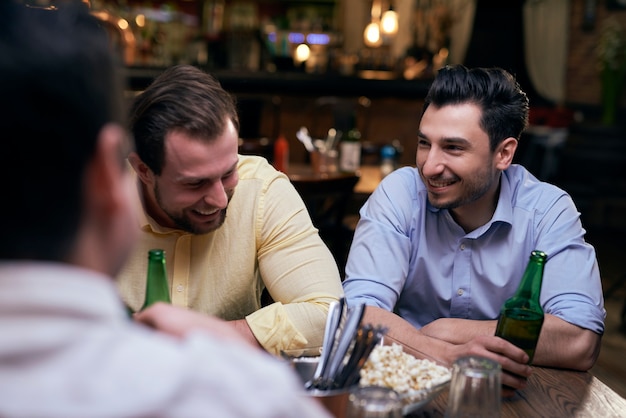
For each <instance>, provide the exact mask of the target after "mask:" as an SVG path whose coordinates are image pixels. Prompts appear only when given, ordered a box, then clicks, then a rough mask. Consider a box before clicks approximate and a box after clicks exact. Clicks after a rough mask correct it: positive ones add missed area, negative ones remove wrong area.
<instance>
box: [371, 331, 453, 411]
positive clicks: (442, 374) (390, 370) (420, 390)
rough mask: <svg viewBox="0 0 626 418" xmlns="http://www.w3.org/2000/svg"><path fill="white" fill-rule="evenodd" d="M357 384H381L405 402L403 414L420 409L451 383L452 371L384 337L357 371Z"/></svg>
mask: <svg viewBox="0 0 626 418" xmlns="http://www.w3.org/2000/svg"><path fill="white" fill-rule="evenodd" d="M360 375H361V378H360V380H359V386H384V387H388V388H391V389H393V390H395V391H396V392H397V393H398V394H399V395H400V397H401V398H402V400H403V402H404V407H403V411H402V412H403V414H404V415H407V414H410V413H412V412H415V411H417V410H419V409H420V408H421V407H422V406H424V405H426V404H427V403H428V402H430V401H431V400H432V399H434V398H435V397H436V396H437V395H438V394H439V393H441V391H442V390H443V389H445V387H446V386H447V385H448V384H449V383H450V377H451V372H450V369H449V368H448V367H445V366H443V365H441V364H439V363H437V362H436V361H434V360H430V359H428V358H426V356H422V355H420V354H418V353H417V352H415V353H413V352H412V350H410V349H408V348H407V347H405V346H403V345H401V344H398V343H395V342H390V341H389V340H388V339H387V338H385V341H383V344H380V345H377V346H376V347H375V348H374V350H373V351H372V352H371V354H370V355H369V357H368V359H367V361H366V362H365V364H364V365H363V368H362V369H361V371H360Z"/></svg>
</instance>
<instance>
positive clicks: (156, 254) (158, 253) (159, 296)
mask: <svg viewBox="0 0 626 418" xmlns="http://www.w3.org/2000/svg"><path fill="white" fill-rule="evenodd" d="M155 302H166V303H171V300H170V291H169V285H168V283H167V270H166V269H165V251H163V250H159V249H153V250H150V251H148V276H147V280H146V299H145V300H144V302H143V306H142V307H141V310H144V309H145V308H147V307H148V306H150V305H152V304H153V303H155Z"/></svg>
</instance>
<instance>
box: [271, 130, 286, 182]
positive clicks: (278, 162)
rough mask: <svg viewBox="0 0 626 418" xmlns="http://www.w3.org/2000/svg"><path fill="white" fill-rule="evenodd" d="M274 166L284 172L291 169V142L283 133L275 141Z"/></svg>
mask: <svg viewBox="0 0 626 418" xmlns="http://www.w3.org/2000/svg"><path fill="white" fill-rule="evenodd" d="M274 168H275V169H276V170H278V171H282V172H283V173H286V172H287V170H288V169H289V142H287V139H286V138H285V136H284V135H282V134H281V135H279V136H278V138H277V139H276V142H274Z"/></svg>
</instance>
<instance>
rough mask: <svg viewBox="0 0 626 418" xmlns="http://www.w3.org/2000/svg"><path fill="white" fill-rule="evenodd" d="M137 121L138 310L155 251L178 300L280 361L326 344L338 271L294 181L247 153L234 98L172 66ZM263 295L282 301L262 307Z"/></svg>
mask: <svg viewBox="0 0 626 418" xmlns="http://www.w3.org/2000/svg"><path fill="white" fill-rule="evenodd" d="M130 122H131V130H132V133H133V135H134V138H135V146H136V150H135V152H132V153H131V154H130V155H129V158H128V160H129V162H130V164H131V165H132V167H133V168H134V171H135V173H136V175H137V177H138V181H137V195H136V196H135V197H136V201H135V207H136V208H137V213H138V221H139V227H140V229H141V234H140V242H139V245H137V247H136V248H135V250H134V253H133V255H132V257H131V258H130V261H129V262H128V263H127V265H126V266H125V267H124V268H123V270H122V272H121V274H120V275H119V276H118V284H119V289H120V291H121V294H122V297H123V299H124V300H125V302H126V303H127V304H128V306H130V307H131V309H134V310H137V309H139V308H140V307H141V305H142V303H143V298H144V292H145V280H146V265H147V252H148V250H149V249H151V248H161V249H163V250H165V253H166V263H167V266H168V280H169V282H170V285H171V299H172V303H173V304H174V305H177V306H184V307H188V308H191V309H193V310H196V311H200V312H204V313H206V314H210V315H215V316H218V317H220V318H223V319H226V320H228V321H231V322H230V323H231V324H232V325H233V326H234V327H235V328H236V329H237V330H238V331H239V332H241V333H242V334H243V335H244V336H246V337H247V338H248V339H250V340H251V341H254V342H256V343H258V344H260V345H261V346H262V347H263V348H265V349H266V350H267V351H269V352H271V353H273V354H278V353H280V351H281V350H288V349H301V348H309V347H317V346H320V345H321V343H322V339H323V332H324V324H325V322H326V315H327V312H328V306H329V304H330V303H331V302H332V301H335V300H337V299H338V298H339V297H340V296H341V295H342V293H343V291H342V288H341V280H340V277H339V271H338V269H337V266H336V263H335V261H334V260H333V258H332V255H331V253H330V251H329V250H328V248H327V247H326V246H325V245H324V243H323V241H322V240H321V239H320V237H319V235H318V233H317V230H316V229H315V228H314V227H313V224H312V223H311V219H310V217H309V214H308V212H307V210H306V207H305V205H304V203H303V201H302V199H301V198H300V196H299V195H298V193H297V192H296V190H295V189H294V188H293V186H292V185H291V183H290V182H289V179H288V178H287V177H286V176H285V175H284V174H282V173H280V172H278V171H276V170H275V169H274V168H272V167H271V166H270V165H269V164H268V163H267V161H266V160H265V159H263V158H260V157H254V156H243V155H239V154H238V139H239V135H238V129H239V120H238V117H237V112H236V108H235V104H234V102H233V100H232V97H231V96H230V95H229V94H228V93H227V92H226V91H224V90H223V89H222V87H221V86H220V85H219V83H218V82H217V81H216V80H215V79H214V78H213V77H211V76H210V75H208V74H206V73H204V72H203V71H201V70H199V69H197V68H195V67H193V66H188V65H179V66H174V67H172V68H170V69H168V70H166V71H165V72H164V73H163V74H161V75H160V76H159V77H158V78H157V79H156V80H155V81H154V82H153V83H152V84H151V85H150V86H149V87H148V88H147V89H146V90H145V91H144V92H143V93H142V94H140V95H139V96H138V97H137V98H136V99H135V102H134V104H133V107H132V110H131V121H130ZM264 288H267V290H268V292H269V294H270V296H271V297H272V299H273V300H274V301H275V302H274V303H272V304H270V305H268V306H265V307H262V306H261V293H262V291H263V289H264ZM157 326H158V324H157Z"/></svg>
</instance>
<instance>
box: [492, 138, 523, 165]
mask: <svg viewBox="0 0 626 418" xmlns="http://www.w3.org/2000/svg"><path fill="white" fill-rule="evenodd" d="M515 150H517V139H515V138H513V137H509V138H506V139H505V140H504V141H502V142H501V143H500V145H498V147H497V148H496V152H495V153H494V158H495V163H496V168H497V169H498V170H506V169H507V168H509V166H510V165H511V164H512V163H513V156H514V155H515Z"/></svg>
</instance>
